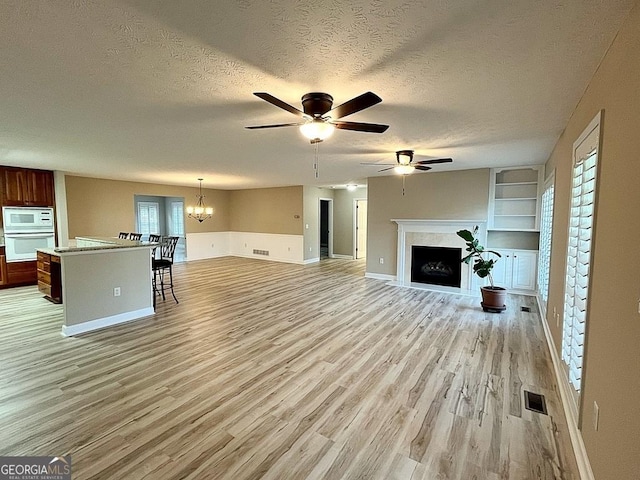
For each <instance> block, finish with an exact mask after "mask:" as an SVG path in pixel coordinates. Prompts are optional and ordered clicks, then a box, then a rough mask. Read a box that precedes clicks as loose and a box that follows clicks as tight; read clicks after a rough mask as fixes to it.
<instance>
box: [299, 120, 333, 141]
mask: <svg viewBox="0 0 640 480" xmlns="http://www.w3.org/2000/svg"><path fill="white" fill-rule="evenodd" d="M334 130H335V127H334V126H333V125H331V124H330V123H327V122H325V121H324V120H313V121H311V122H307V123H305V124H303V125H300V132H301V133H302V135H304V136H305V137H306V138H308V139H309V140H320V141H322V140H326V139H327V138H329V137H330V136H331V134H332V133H333V131H334Z"/></svg>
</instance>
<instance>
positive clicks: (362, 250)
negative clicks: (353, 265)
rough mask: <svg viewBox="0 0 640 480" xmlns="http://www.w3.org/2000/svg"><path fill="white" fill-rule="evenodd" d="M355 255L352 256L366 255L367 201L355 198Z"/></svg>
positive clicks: (360, 256)
mask: <svg viewBox="0 0 640 480" xmlns="http://www.w3.org/2000/svg"><path fill="white" fill-rule="evenodd" d="M355 211H356V212H355V215H354V218H355V231H356V234H355V242H354V244H355V249H356V251H355V255H354V258H355V259H358V258H365V257H366V256H367V201H366V200H355Z"/></svg>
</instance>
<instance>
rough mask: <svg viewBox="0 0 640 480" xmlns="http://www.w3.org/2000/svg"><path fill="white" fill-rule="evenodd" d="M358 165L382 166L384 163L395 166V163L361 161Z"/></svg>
mask: <svg viewBox="0 0 640 480" xmlns="http://www.w3.org/2000/svg"><path fill="white" fill-rule="evenodd" d="M360 165H371V166H374V167H384V166H385V165H391V166H395V165H397V164H396V163H363V162H361V163H360Z"/></svg>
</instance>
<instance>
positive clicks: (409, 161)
mask: <svg viewBox="0 0 640 480" xmlns="http://www.w3.org/2000/svg"><path fill="white" fill-rule="evenodd" d="M451 162H453V159H452V158H431V159H429V160H420V161H417V162H414V161H413V150H398V151H397V152H396V163H361V164H360V165H375V166H378V167H379V166H383V165H390V166H389V167H388V168H383V169H382V170H378V171H379V172H386V171H387V170H391V169H393V170H395V172H396V173H397V174H398V175H408V174H410V173H413V171H414V170H420V171H422V172H426V171H427V170H431V167H427V165H433V164H435V163H451Z"/></svg>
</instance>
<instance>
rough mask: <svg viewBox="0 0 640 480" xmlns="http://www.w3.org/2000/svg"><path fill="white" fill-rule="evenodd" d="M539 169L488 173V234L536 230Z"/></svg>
mask: <svg viewBox="0 0 640 480" xmlns="http://www.w3.org/2000/svg"><path fill="white" fill-rule="evenodd" d="M541 176H542V167H540V166H534V167H512V168H499V169H493V170H491V184H490V197H489V223H488V230H494V231H508V232H516V231H522V232H532V231H534V232H535V231H538V230H539V216H540V201H539V198H540V185H541V183H542V182H541Z"/></svg>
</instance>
